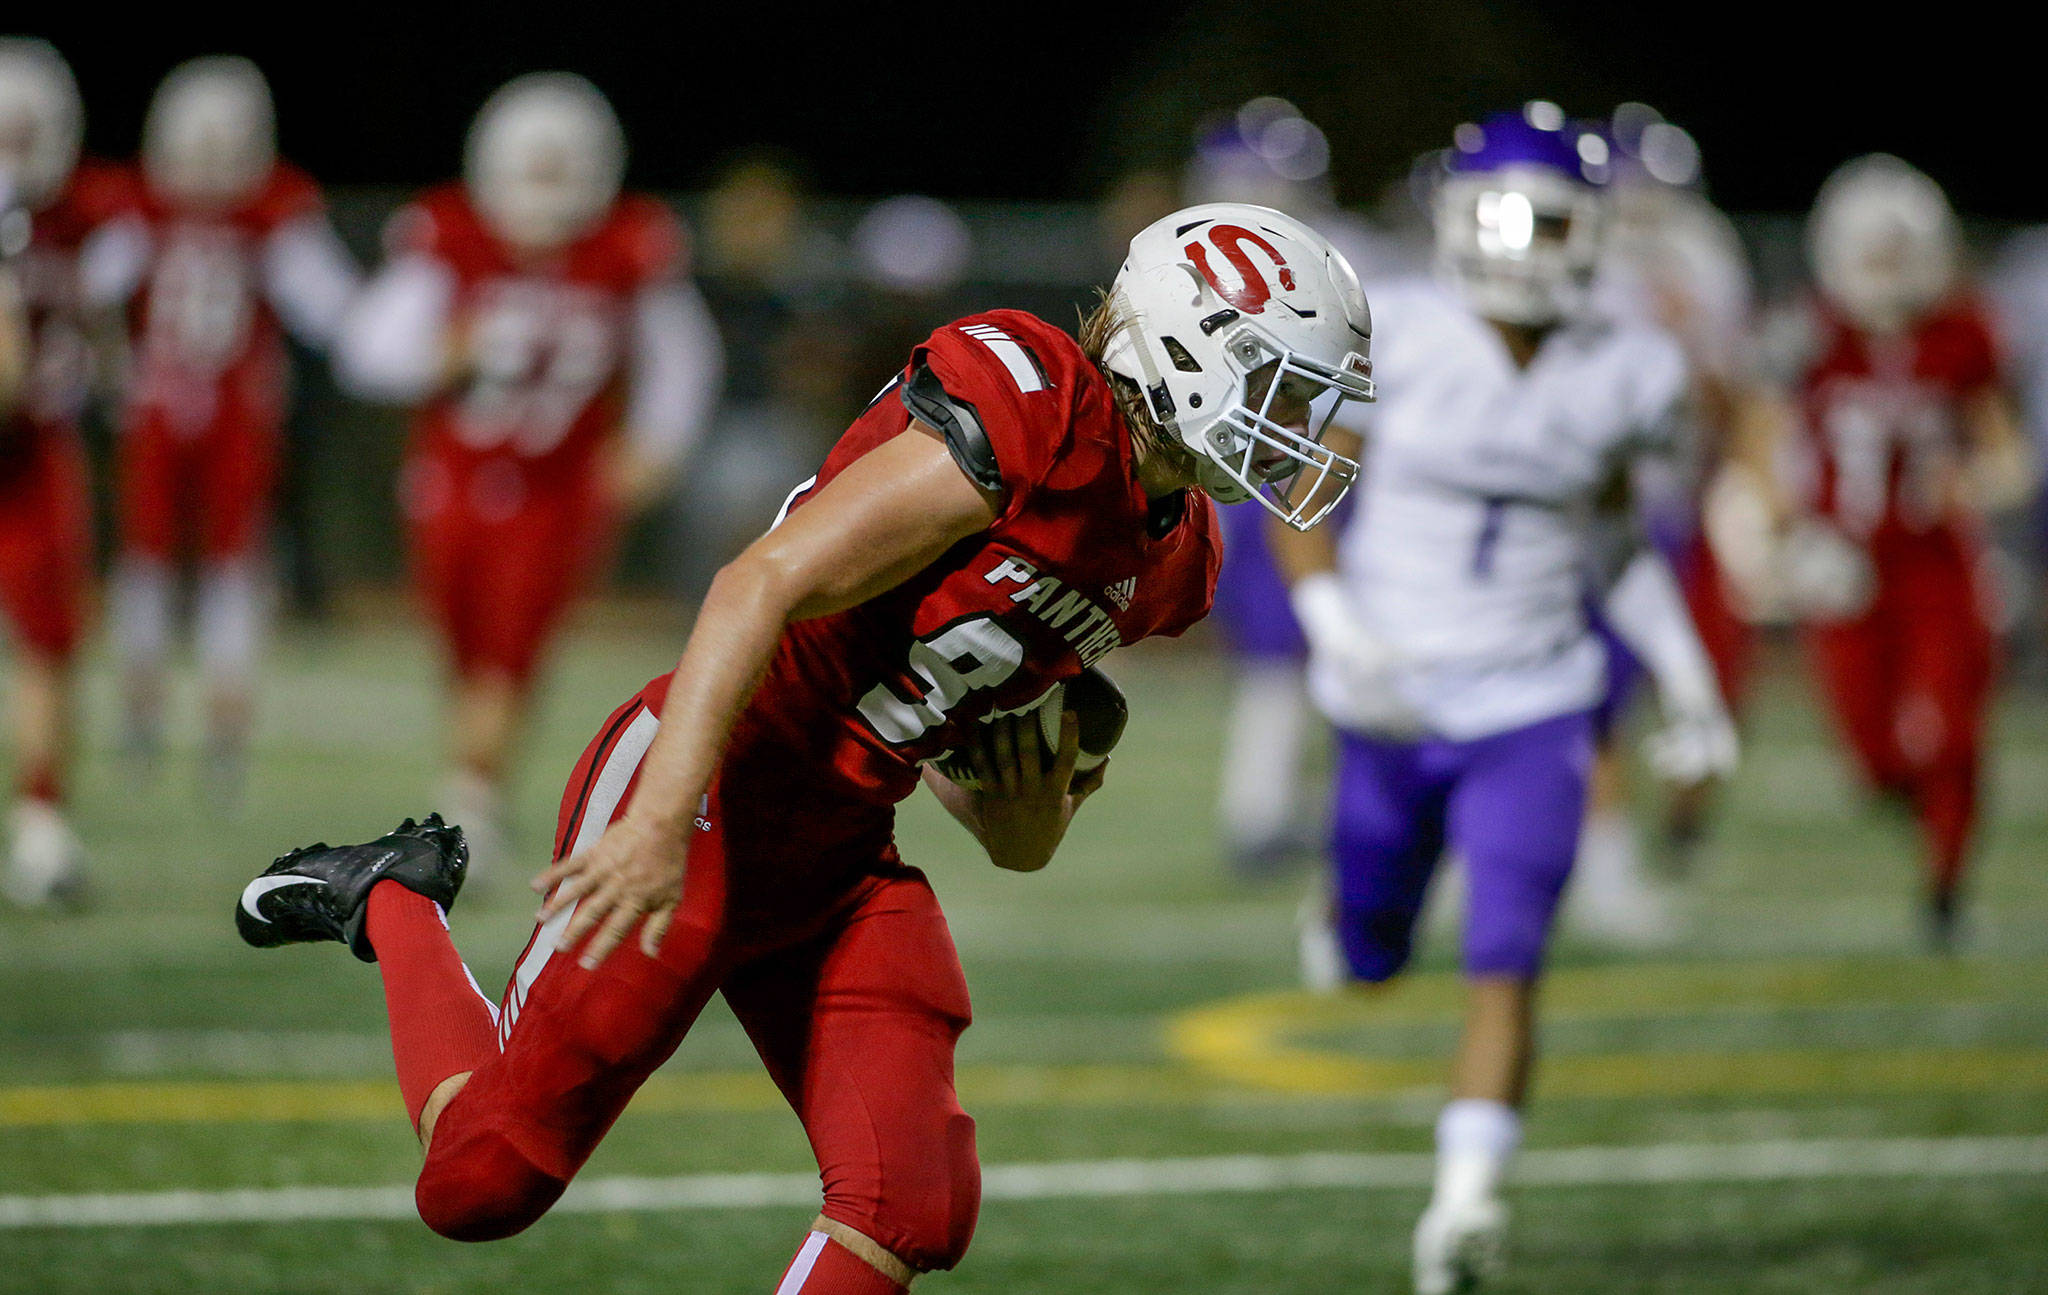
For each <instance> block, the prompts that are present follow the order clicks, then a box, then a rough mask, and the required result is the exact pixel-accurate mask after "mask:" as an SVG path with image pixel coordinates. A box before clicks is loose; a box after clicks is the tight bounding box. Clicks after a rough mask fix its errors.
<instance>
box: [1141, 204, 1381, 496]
mask: <svg viewBox="0 0 2048 1295" xmlns="http://www.w3.org/2000/svg"><path fill="white" fill-rule="evenodd" d="M1110 300H1111V304H1112V306H1113V308H1114V309H1115V311H1116V313H1117V317H1118V318H1119V319H1120V320H1121V321H1122V323H1123V325H1124V326H1123V327H1122V328H1121V329H1119V330H1118V331H1117V333H1116V334H1115V335H1114V336H1113V337H1112V338H1111V339H1110V341H1109V344H1108V346H1107V347H1106V348H1105V349H1104V352H1103V357H1102V362H1103V365H1104V367H1105V368H1107V369H1108V370H1109V371H1110V372H1111V373H1114V374H1118V375H1120V376H1122V377H1124V378H1127V379H1129V380H1130V381H1131V382H1132V383H1134V384H1136V386H1137V388H1138V390H1139V392H1140V393H1141V394H1142V395H1143V397H1144V401H1145V408H1146V411H1147V412H1148V413H1149V414H1150V415H1151V417H1152V420H1153V421H1154V422H1155V423H1156V424H1158V426H1159V428H1160V430H1161V431H1162V432H1164V433H1165V434H1166V435H1167V436H1169V437H1171V438H1173V439H1174V440H1176V441H1177V442H1178V443H1179V444H1180V445H1182V446H1184V447H1185V448H1186V449H1187V451H1189V452H1190V454H1191V456H1192V460H1193V467H1194V470H1195V473H1196V477H1197V480H1198V482H1199V483H1200V485H1201V487H1202V489H1203V490H1204V491H1205V492H1207V493H1208V494H1209V495H1211V496H1213V497H1214V498H1216V499H1219V500H1221V501H1222V502H1224V503H1236V502H1238V501H1240V500H1244V499H1257V500H1258V501H1259V502H1260V503H1261V504H1263V505H1264V506H1265V508H1266V510H1267V511H1268V512H1270V513H1272V514H1273V515H1274V516H1276V517H1278V518H1280V519H1281V520H1283V521H1285V522H1286V523H1287V524H1288V525H1290V526H1293V527H1295V528H1297V529H1299V530H1307V529H1308V528H1309V527H1311V526H1314V525H1315V524H1316V523H1317V522H1318V521H1321V520H1322V518H1323V517H1324V516H1325V515H1326V514H1327V513H1328V512H1329V510H1330V509H1331V507H1333V506H1334V505H1335V504H1336V502H1337V500H1338V499H1339V498H1341V497H1342V496H1343V494H1344V491H1345V490H1347V489H1348V488H1349V487H1350V484H1351V481H1352V479H1353V478H1354V477H1355V476H1357V473H1358V465H1357V464H1356V463H1354V462H1352V461H1351V460H1350V459H1347V458H1344V457H1343V456H1342V455H1339V454H1336V453H1333V452H1332V451H1330V450H1329V449H1327V448H1325V447H1324V446H1323V444H1322V437H1323V433H1324V432H1325V431H1326V430H1327V429H1328V427H1329V425H1330V419H1331V418H1332V417H1333V416H1334V415H1335V414H1336V412H1337V409H1338V407H1339V406H1341V405H1342V404H1343V403H1344V401H1346V400H1360V401H1364V400H1371V399H1372V398H1373V386H1372V358H1371V356H1372V313H1371V311H1370V309H1369V308H1368V307H1367V305H1366V301H1365V293H1364V292H1363V291H1362V290H1361V289H1360V288H1359V286H1358V276H1357V275H1355V274H1353V273H1352V271H1351V266H1350V265H1349V264H1348V263H1347V262H1346V261H1345V260H1344V258H1343V256H1341V255H1340V254H1339V253H1338V251H1337V249H1336V248H1334V247H1332V246H1331V245H1330V242H1329V240H1328V239H1326V238H1324V237H1323V236H1322V235H1320V234H1318V233H1316V232H1315V231H1314V230H1312V229H1310V228H1309V227H1308V226H1307V225H1304V224H1302V223H1301V222H1300V221H1298V220H1296V219H1294V218H1293V217H1291V216H1286V215H1283V214H1281V213H1280V212H1277V211H1274V210H1272V209H1271V208H1269V207H1254V206H1251V205H1250V204H1248V203H1238V202H1215V203H1205V204H1203V205H1202V206H1198V207H1189V208H1186V209H1185V210H1182V211H1177V212H1175V213H1174V214H1172V215H1171V216H1168V217H1166V218H1164V219H1163V220H1160V221H1157V222H1155V223H1154V224H1152V225H1150V226H1147V227H1146V228H1145V229H1144V230H1142V231H1140V232H1139V234H1138V236H1137V237H1136V238H1134V239H1132V240H1131V251H1130V255H1129V257H1127V258H1126V259H1125V261H1124V265H1123V269H1122V270H1121V271H1119V272H1118V274H1117V276H1116V283H1115V284H1114V285H1113V286H1112V288H1111V290H1110ZM1283 395H1284V397H1285V398H1286V399H1288V400H1292V399H1295V398H1303V399H1311V398H1312V399H1313V401H1314V407H1313V409H1312V411H1311V413H1312V423H1311V426H1310V428H1309V430H1308V431H1307V433H1306V434H1303V433H1301V432H1297V431H1295V430H1293V429H1292V428H1289V427H1286V426H1283V425H1281V424H1280V423H1279V422H1277V421H1275V420H1274V419H1273V418H1272V417H1270V416H1269V415H1271V414H1272V413H1273V412H1275V405H1276V397H1282V396H1283Z"/></svg>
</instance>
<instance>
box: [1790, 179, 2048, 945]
mask: <svg viewBox="0 0 2048 1295" xmlns="http://www.w3.org/2000/svg"><path fill="white" fill-rule="evenodd" d="M1806 235H1807V256H1808V261H1809V264H1810V266H1811V269H1812V276H1813V284H1814V289H1815V291H1814V293H1813V296H1812V298H1811V299H1810V300H1809V301H1808V302H1807V303H1805V305H1804V306H1803V307H1802V308H1801V309H1800V310H1799V312H1798V313H1797V314H1796V315H1795V316H1794V317H1793V318H1792V319H1791V320H1790V321H1789V325H1790V326H1788V327H1784V328H1780V329H1778V330H1774V331H1775V335H1776V337H1777V340H1778V346H1777V349H1776V351H1775V352H1774V354H1773V356H1772V360H1773V362H1774V364H1775V367H1776V369H1777V370H1778V375H1779V377H1780V378H1781V380H1782V383H1783V388H1784V390H1783V400H1782V402H1781V403H1779V404H1778V405H1777V406H1776V407H1775V409H1774V411H1772V412H1774V413H1775V415H1776V417H1775V418H1767V419H1763V420H1759V421H1760V423H1761V425H1762V426H1763V427H1764V428H1765V429H1766V430H1775V432H1776V433H1777V437H1776V439H1775V442H1774V443H1773V442H1768V441H1767V442H1765V443H1762V444H1760V445H1759V446H1757V447H1756V448H1753V449H1752V455H1753V457H1755V458H1757V459H1758V460H1759V461H1760V463H1761V464H1775V466H1777V467H1778V468H1779V469H1780V471H1781V475H1782V479H1783V485H1784V490H1783V497H1782V499H1781V500H1780V504H1779V507H1780V511H1781V512H1782V513H1783V514H1785V531H1784V539H1783V546H1782V550H1781V558H1780V560H1781V564H1782V572H1783V575H1782V578H1783V581H1784V585H1785V590H1786V598H1787V601H1788V602H1789V604H1790V606H1791V609H1792V611H1793V612H1794V614H1795V615H1797V616H1798V617H1799V619H1800V620H1801V621H1802V622H1804V624H1805V626H1806V630H1807V640H1808V646H1809V648H1810V649H1811V655H1812V658H1813V661H1814V665H1815V667H1816V669H1817V671H1818V673H1819V676H1820V681H1821V684H1822V691H1823V694H1824V696H1825V697H1826V699H1827V702H1828V704H1829V706H1830V708H1831V709H1832V710H1833V712H1834V715H1835V720H1836V725H1837V727H1838V728H1839V729H1840V730H1841V733H1842V736H1843V739H1844V740H1845V742H1846V744H1847V745H1848V747H1849V749H1850V751H1851V753H1852V755H1853V756H1854V758H1855V760H1856V763H1857V765H1858V766H1859V768H1860V770H1861V772H1862V774H1863V777H1864V779H1865V780H1866V782H1867V783H1868V784H1869V786H1870V787H1871V789H1872V790H1873V791H1874V792H1876V793H1877V794H1879V795H1883V796H1887V797H1892V798H1896V799H1897V800H1899V801H1900V802H1903V803H1904V804H1905V806H1906V807H1907V808H1909V809H1910V810H1911V812H1912V813H1913V816H1914V818H1915V819H1916V820H1917V822H1918V823H1919V826H1920V830H1921V836H1922V839H1923V843H1924V845H1923V849H1924V858H1925V871H1926V878H1925V890H1924V908H1923V916H1924V922H1925V935H1926V939H1927V941H1928V943H1929V945H1930V947H1931V948H1934V949H1936V950H1944V951H1945V950H1947V949H1949V948H1950V947H1951V945H1952V943H1953V941H1954V939H1955V938H1956V933H1957V919H1958V914H1959V908H1960V903H1961V897H1962V883H1963V876H1964V872H1965V869H1966V866H1967V863H1968V860H1969V853H1970V848H1971V844H1972V839H1973V834H1974V830H1975V826H1976V816H1977V810H1978V784H1979V778H1980V773H1981V767H1982V761H1983V745H1984V738H1985V732H1984V730H1985V724H1986V719H1987V711H1988V709H1989V707H1990V703H1991V691H1992V681H1993V667H1994V661H1993V657H1994V646H1995V644H1994V635H1993V629H1992V625H1993V618H1994V611H1995V606H1994V591H1993V588H1992V582H1991V580H1990V579H1989V578H1988V576H1989V572H1988V568H1987V562H1986V548H1985V543H1984V537H1983V525H1982V523H1983V519H1984V517H1985V515H1986V514H1987V513H1988V512H1991V511H1994V510H1998V509H2003V508H2008V507H2013V506H2016V505H2018V504H2019V503H2021V502H2022V501H2023V500H2024V499H2025V497H2026V495H2027V493H2028V491H2029V490H2030V489H2031V487H2032V484H2033V480H2034V473H2033V467H2032V463H2031V456H2030V454H2029V453H2028V447H2027V443H2026V440H2025V438H2024V436H2023V435H2022V433H2021V432H2020V431H2019V427H2018V423H2017V420H2016V418H2015V416H2014V414H2013V411H2012V407H2011V403H2010V398H2009V396H2008V393H2007V389H2006V383H2005V378H2004V374H2003V372H2002V366H2001V354H2000V347H1999V343H1998V340H1997V338H1996V336H1995V332H1994V329H1993V325H1992V321H1991V318H1990V314H1989V312H1988V310H1987V309H1986V307H1985V304H1984V303H1983V301H1982V300H1981V298H1980V297H1979V294H1978V291H1977V289H1976V287H1975V285H1974V284H1973V283H1972V281H1971V278H1970V276H1969V275H1968V274H1967V273H1966V272H1965V270H1964V267H1963V263H1962V262H1963V258H1962V246H1961V235H1960V231H1959V230H1958V228H1957V221H1956V217H1955V213H1954V211H1953V210H1952V209H1951V208H1950V206H1949V201H1948V197H1947V195H1946V194H1944V193H1943V192H1942V189H1941V187H1940V186H1939V185H1938V184H1936V183H1935V182H1934V180H1933V179H1932V178H1930V177H1929V176H1928V175H1926V174H1925V173H1924V172H1922V171H1920V170H1918V169H1917V168H1915V167H1913V166H1911V165H1910V164H1908V163H1906V162H1904V161H1902V160H1900V159H1899V158H1896V157H1892V156H1889V155H1886V154H1873V155H1870V156H1867V157H1860V158H1856V159H1854V160H1852V161H1849V162H1845V163H1844V164H1843V165H1842V166H1841V167H1839V168H1838V169H1837V170H1836V171H1835V172H1834V174H1833V175H1831V176H1829V177H1828V179H1827V182H1826V183H1825V184H1824V185H1822V186H1821V190H1820V194H1819V196H1818V197H1817V198H1816V199H1815V201H1814V206H1813V211H1812V213H1811V214H1810V215H1809V216H1808V218H1807V227H1806Z"/></svg>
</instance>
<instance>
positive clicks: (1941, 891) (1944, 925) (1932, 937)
mask: <svg viewBox="0 0 2048 1295" xmlns="http://www.w3.org/2000/svg"><path fill="white" fill-rule="evenodd" d="M1961 900H1962V897H1961V895H1960V894H1959V893H1958V892H1957V890H1956V888H1955V887H1953V886H1935V887H1933V888H1931V889H1930V890H1929V891H1928V893H1927V906H1926V907H1925V908H1923V909H1922V910H1921V914H1920V933H1921V938H1922V939H1923V940H1924V941H1925V942H1926V944H1927V951H1928V952H1929V953H1931V954H1934V955H1935V956H1936V957H1941V958H1952V957H1954V956H1955V953H1956V945H1957V943H1958V942H1959V941H1960V939H1961V937H1962V932H1961V929H1960V927H1961V914H1960V912H1959V911H1958V910H1959V909H1960V907H1961Z"/></svg>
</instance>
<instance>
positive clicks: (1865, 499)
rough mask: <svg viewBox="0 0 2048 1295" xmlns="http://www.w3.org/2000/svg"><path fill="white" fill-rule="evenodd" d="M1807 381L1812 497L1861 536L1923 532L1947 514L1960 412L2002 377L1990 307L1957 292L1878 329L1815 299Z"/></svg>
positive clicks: (1804, 405)
mask: <svg viewBox="0 0 2048 1295" xmlns="http://www.w3.org/2000/svg"><path fill="white" fill-rule="evenodd" d="M1814 314H1815V320H1814V322H1815V325H1816V327H1817V330H1818V336H1817V338H1816V339H1815V340H1816V346H1815V350H1814V358H1813V360H1812V362H1811V363H1809V364H1808V365H1807V366H1806V369H1805V373H1804V375H1803V377H1802V380H1801V383H1800V392H1799V396H1800V405H1801V409H1802V412H1803V414H1804V418H1803V420H1802V421H1803V423H1804V428H1805V433H1806V439H1805V446H1806V450H1807V456H1808V460H1809V465H1810V469H1811V472H1810V476H1809V485H1810V504H1811V506H1812V508H1813V510H1814V511H1815V512H1817V513H1819V514H1820V515H1822V516H1824V517H1829V518H1832V519H1833V520H1834V521H1835V522H1836V523H1837V524H1839V525H1840V526H1841V527H1842V528H1843V529H1844V530H1846V531H1848V532H1849V533H1851V534H1854V535H1868V534H1870V533H1871V532H1873V531H1876V530H1878V529H1879V528H1880V527H1884V526H1886V525H1899V526H1904V527H1905V528H1906V529H1908V530H1915V531H1921V530H1927V529H1929V528H1931V527H1934V526H1937V525H1939V524H1941V523H1943V522H1945V521H1948V520H1951V519H1949V518H1947V517H1946V516H1945V515H1944V510H1945V509H1946V507H1947V504H1946V500H1947V498H1948V483H1949V481H1950V479H1951V478H1952V476H1953V474H1954V472H1955V471H1956V468H1957V465H1958V463H1959V462H1960V459H1961V457H1962V454H1963V451H1964V450H1965V448H1966V447H1965V445H1964V433H1965V428H1964V412H1965V410H1966V409H1967V408H1968V406H1969V404H1970V402H1971V400H1973V399H1974V398H1975V397H1977V396H1979V395H1981V394H1982V393H1983V392H1984V391H1985V390H1986V389H1987V388H1990V387H1993V386H1995V385H1996V384H1997V383H1998V381H1999V373H1998V346H1997V342H1996V340H1995V338H1994V335H1993V331H1992V325H1991V320H1990V315H1989V312H1988V311H1987V310H1986V309H1985V308H1984V306H1983V305H1982V304H1981V303H1979V302H1977V301H1976V300H1974V299H1971V298H1967V297H1965V298H1960V299H1958V300H1955V301H1952V302H1950V303H1948V304H1947V305H1945V306H1943V307H1941V308H1939V309H1937V310H1935V311H1934V312H1933V313H1931V314H1929V315H1927V316H1926V317H1925V318H1923V319H1922V320H1921V321H1920V322H1919V323H1918V324H1916V325H1915V326H1914V327H1913V329H1912V330H1911V331H1910V332H1908V333H1906V334H1905V335H1904V336H1901V337H1897V338H1882V337H1874V336H1872V335H1870V334H1868V333H1865V332H1863V331H1861V330H1859V329H1857V328H1856V327H1855V326H1854V325H1852V324H1850V323H1849V322H1847V321H1846V320H1844V319H1842V318H1840V317H1839V316H1836V315H1834V314H1833V313H1831V312H1829V311H1826V310H1824V309H1822V308H1819V307H1816V308H1815V310H1814Z"/></svg>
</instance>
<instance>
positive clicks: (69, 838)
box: [0, 799, 85, 908]
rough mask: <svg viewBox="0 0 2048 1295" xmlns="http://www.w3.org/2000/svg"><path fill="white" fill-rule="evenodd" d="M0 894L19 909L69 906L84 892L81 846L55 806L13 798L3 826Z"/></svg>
mask: <svg viewBox="0 0 2048 1295" xmlns="http://www.w3.org/2000/svg"><path fill="white" fill-rule="evenodd" d="M8 829H9V831H8V852H7V870H6V874H5V875H4V877H0V890H4V892H5V893H6V896H7V898H8V899H9V900H10V901H11V902H13V903H15V904H18V905H20V906H21V907H23V908H47V907H50V906H52V905H57V904H73V903H76V902H78V901H79V900H80V899H82V898H83V895H84V891H85V846H84V845H83V844H82V843H81V842H80V841H79V839H78V833H76V832H74V831H72V830H71V825H70V824H69V823H67V822H65V821H64V814H63V812H62V811H61V810H59V809H58V808H57V807H56V806H55V805H52V804H49V803H48V802H46V801H40V800H28V799H23V800H18V801H16V802H15V803H14V812H13V814H12V815H11V816H10V818H9V822H8Z"/></svg>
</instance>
